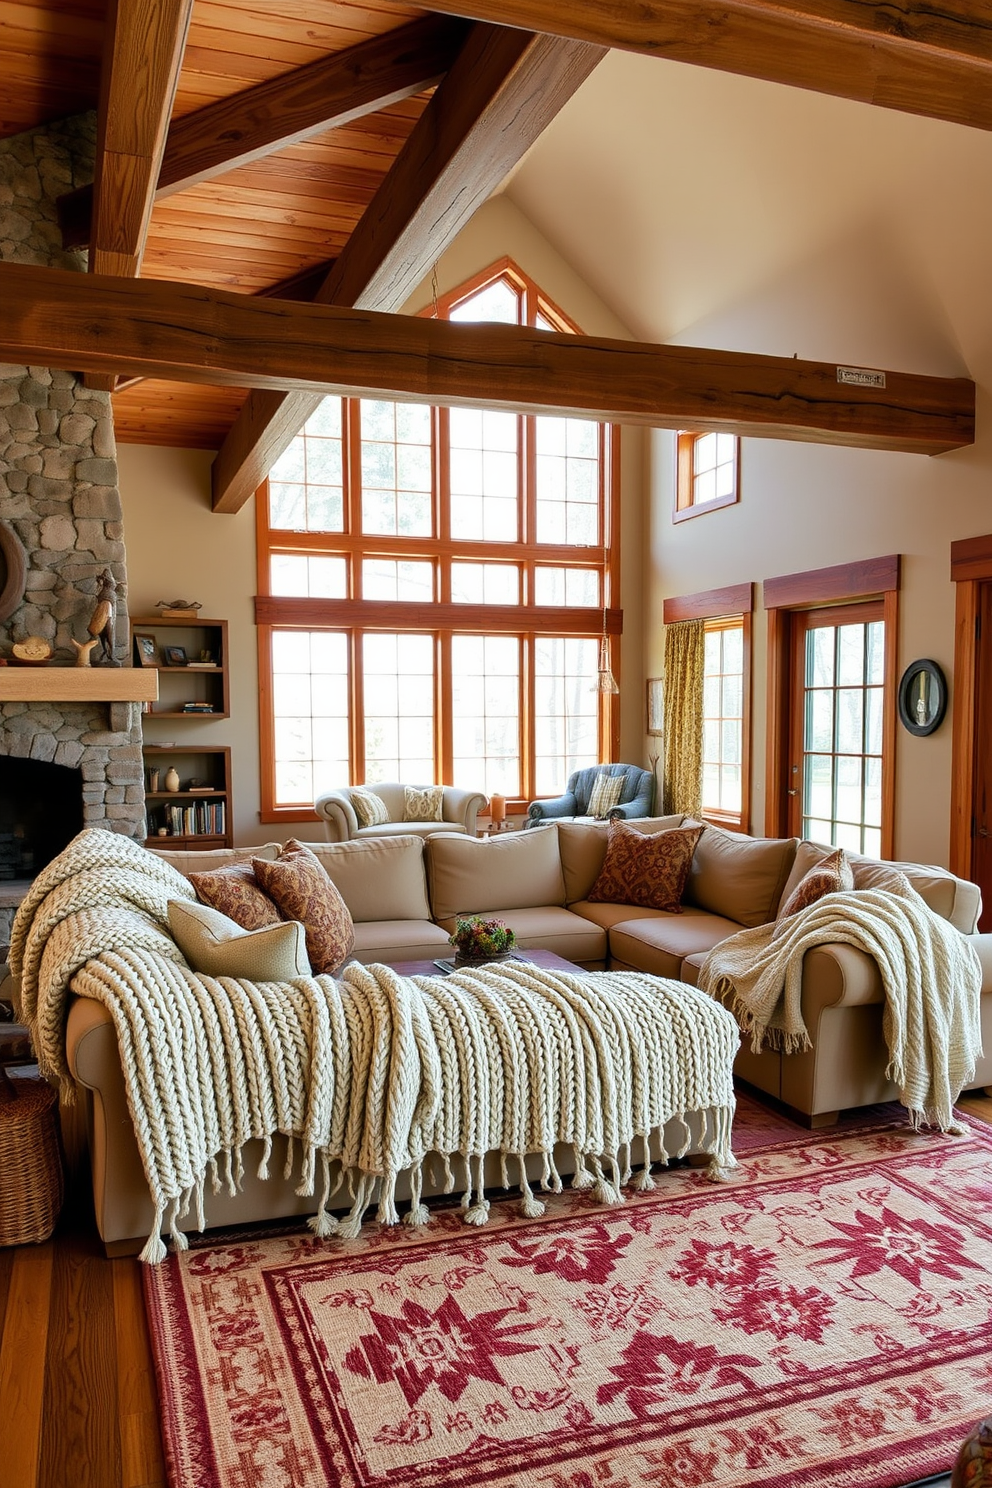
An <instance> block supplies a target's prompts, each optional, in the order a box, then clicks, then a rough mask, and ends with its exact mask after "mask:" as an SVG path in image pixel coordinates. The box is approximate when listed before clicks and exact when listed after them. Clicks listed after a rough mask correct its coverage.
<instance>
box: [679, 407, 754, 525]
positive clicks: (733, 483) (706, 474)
mask: <svg viewBox="0 0 992 1488" xmlns="http://www.w3.org/2000/svg"><path fill="white" fill-rule="evenodd" d="M740 468H741V452H740V440H739V439H738V438H737V435H736V434H714V433H708V432H702V431H699V430H692V429H680V430H679V433H678V435H677V468H676V486H675V511H674V512H673V513H672V520H673V521H675V522H681V521H683V520H684V519H685V518H686V517H696V516H699V515H700V513H702V512H704V511H714V510H715V509H716V508H717V507H720V506H732V505H733V504H734V502H736V501H739V500H740Z"/></svg>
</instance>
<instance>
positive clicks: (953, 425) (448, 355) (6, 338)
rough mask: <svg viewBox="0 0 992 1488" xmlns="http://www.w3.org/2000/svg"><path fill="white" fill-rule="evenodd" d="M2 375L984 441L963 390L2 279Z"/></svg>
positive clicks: (518, 333)
mask: <svg viewBox="0 0 992 1488" xmlns="http://www.w3.org/2000/svg"><path fill="white" fill-rule="evenodd" d="M0 300H2V303H3V304H4V306H5V311H4V316H3V318H2V320H0V360H3V361H8V362H12V363H14V364H15V365H22V366H23V365H28V364H31V365H34V366H51V367H65V368H69V369H75V370H78V369H80V368H82V369H83V370H87V371H97V372H99V371H105V370H107V369H108V368H113V369H115V370H116V369H118V368H119V369H120V370H121V371H123V372H134V373H138V374H141V375H145V376H149V377H161V378H165V379H166V380H168V381H174V382H175V381H178V382H191V383H204V384H214V385H222V386H235V387H252V388H262V389H266V390H269V391H273V392H278V391H280V390H282V389H287V388H288V389H291V390H297V391H300V392H303V393H306V394H312V395H315V396H317V397H318V398H319V397H325V396H327V395H329V394H330V395H335V396H344V395H354V396H358V397H370V398H395V399H401V400H410V401H413V402H419V403H429V404H434V403H436V404H441V405H452V406H469V407H479V408H500V409H506V410H508V411H512V412H518V413H551V414H556V415H570V414H572V415H574V414H578V415H581V416H583V417H587V418H595V419H603V420H606V421H608V422H611V423H619V424H640V425H648V426H652V427H655V428H670V429H675V428H697V427H702V428H706V429H722V430H726V431H727V432H729V433H735V434H751V435H760V436H763V437H766V438H778V439H795V440H805V441H810V442H813V443H820V444H838V445H851V446H855V447H857V448H863V449H880V450H901V451H905V452H908V453H911V454H940V453H943V452H944V451H946V450H952V449H959V448H961V447H963V446H964V445H968V444H971V443H973V442H974V429H975V385H974V383H973V382H971V381H969V380H968V379H967V378H961V377H958V378H954V377H927V376H921V375H919V374H911V373H904V372H890V371H874V370H868V371H866V370H865V369H861V368H845V367H837V366H836V365H835V364H833V363H825V362H804V361H799V360H798V359H795V358H791V357H769V356H758V355H756V354H753V353H744V352H736V353H735V352H727V351H705V350H700V349H696V348H693V347H685V346H654V345H642V344H639V343H636V342H630V341H617V340H610V339H605V338H601V337H592V336H572V335H566V334H556V333H550V332H546V331H537V330H533V329H531V328H530V327H527V326H509V325H497V324H485V323H484V324H473V323H462V322H458V321H445V320H434V319H430V318H427V317H423V316H410V315H394V314H381V313H377V312H374V311H369V310H353V309H339V308H337V307H335V306H329V305H307V304H299V303H295V302H293V301H291V300H274V299H266V298H265V297H263V296H261V295H240V294H234V293H231V292H230V291H224V290H213V289H207V288H204V287H202V286H198V285H186V284H173V283H169V282H167V281H165V280H144V279H115V278H109V277H101V276H96V275H89V276H87V275H82V274H76V273H72V272H70V271H67V270H64V269H39V268H35V267H33V266H29V265H24V264H11V263H7V264H0Z"/></svg>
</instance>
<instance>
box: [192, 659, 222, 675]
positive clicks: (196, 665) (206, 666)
mask: <svg viewBox="0 0 992 1488" xmlns="http://www.w3.org/2000/svg"><path fill="white" fill-rule="evenodd" d="M186 669H187V671H190V672H210V671H214V672H215V671H216V670H217V663H216V662H215V661H188V662H187V663H186Z"/></svg>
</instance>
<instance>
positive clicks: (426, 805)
mask: <svg viewBox="0 0 992 1488" xmlns="http://www.w3.org/2000/svg"><path fill="white" fill-rule="evenodd" d="M443 805H444V786H443V785H425V786H419V785H407V786H404V787H403V817H404V820H406V821H412V822H439V821H443V820H444V817H443V815H442V808H443Z"/></svg>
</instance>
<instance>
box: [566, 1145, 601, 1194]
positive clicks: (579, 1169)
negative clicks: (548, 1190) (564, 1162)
mask: <svg viewBox="0 0 992 1488" xmlns="http://www.w3.org/2000/svg"><path fill="white" fill-rule="evenodd" d="M572 1154H573V1156H574V1158H575V1172H574V1173H573V1175H572V1187H573V1188H592V1186H593V1184H594V1183H595V1181H596V1180H595V1178H594V1177H593V1176H592V1174H591V1173H590V1171H589V1169H588V1168H587V1167H586V1164H585V1159H584V1158H583V1156H582V1153H581V1152H580V1151H579V1149H578V1147H577V1146H576V1145H575V1143H574V1142H573V1144H572Z"/></svg>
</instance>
